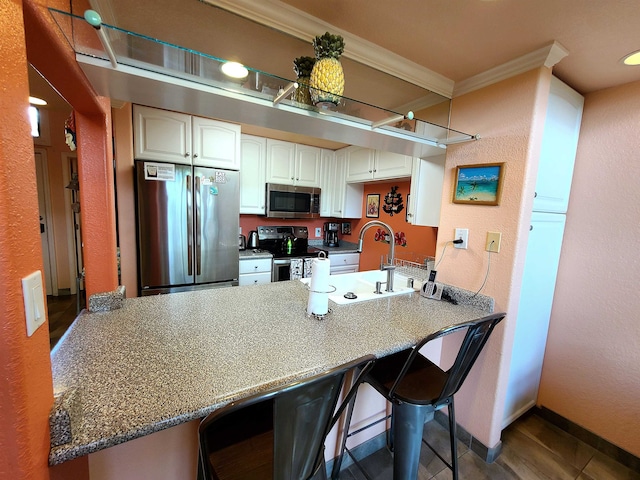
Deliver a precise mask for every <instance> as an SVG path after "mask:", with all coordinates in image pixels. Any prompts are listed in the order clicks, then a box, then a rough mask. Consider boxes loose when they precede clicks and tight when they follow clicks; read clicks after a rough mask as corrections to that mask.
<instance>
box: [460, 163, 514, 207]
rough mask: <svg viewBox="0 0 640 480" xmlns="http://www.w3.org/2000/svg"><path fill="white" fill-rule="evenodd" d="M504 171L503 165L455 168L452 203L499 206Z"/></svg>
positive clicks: (461, 166) (493, 164)
mask: <svg viewBox="0 0 640 480" xmlns="http://www.w3.org/2000/svg"><path fill="white" fill-rule="evenodd" d="M504 170H505V165H504V163H481V164H476V165H459V166H457V167H456V171H455V176H454V178H455V181H454V184H453V200H452V201H453V203H462V204H467V205H500V197H501V195H502V183H503V177H504Z"/></svg>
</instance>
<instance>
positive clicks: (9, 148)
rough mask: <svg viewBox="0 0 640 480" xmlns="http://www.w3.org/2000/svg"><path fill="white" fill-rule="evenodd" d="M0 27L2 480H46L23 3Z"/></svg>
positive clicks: (6, 6) (46, 396) (48, 388)
mask: <svg viewBox="0 0 640 480" xmlns="http://www.w3.org/2000/svg"><path fill="white" fill-rule="evenodd" d="M0 26H1V29H2V35H0V55H1V56H2V60H3V61H2V62H0V78H2V95H0V106H1V108H0V110H1V111H2V115H3V118H2V122H0V166H1V168H0V289H2V295H0V319H2V320H1V321H0V478H2V479H5V478H6V479H11V480H27V479H28V480H39V479H48V478H49V474H48V468H47V456H48V452H49V426H48V423H47V418H48V414H49V408H50V407H51V404H52V402H53V387H52V379H51V363H50V360H49V332H48V324H47V323H46V322H45V324H44V325H43V326H41V327H40V328H39V329H38V330H37V331H36V332H35V333H34V334H33V335H32V336H31V337H27V334H26V327H25V314H24V303H23V299H22V285H21V282H20V279H21V278H23V277H25V276H26V275H29V274H31V273H32V272H34V271H36V270H40V271H42V268H43V267H42V251H41V247H40V228H39V221H38V196H37V191H36V173H35V163H34V161H33V140H32V138H31V134H30V128H29V121H28V118H27V107H28V105H29V101H28V96H29V89H28V77H27V58H26V49H25V40H24V27H23V11H22V2H21V1H18V0H13V1H3V2H0ZM42 282H43V284H44V279H43V280H42Z"/></svg>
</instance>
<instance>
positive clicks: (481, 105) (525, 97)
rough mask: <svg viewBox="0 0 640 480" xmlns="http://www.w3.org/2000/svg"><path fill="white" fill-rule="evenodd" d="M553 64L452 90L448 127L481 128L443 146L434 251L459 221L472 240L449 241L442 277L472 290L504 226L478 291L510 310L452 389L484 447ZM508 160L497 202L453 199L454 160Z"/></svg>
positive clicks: (490, 436)
mask: <svg viewBox="0 0 640 480" xmlns="http://www.w3.org/2000/svg"><path fill="white" fill-rule="evenodd" d="M550 78H551V72H550V70H548V69H546V68H542V69H537V70H532V71H530V72H527V73H524V74H521V75H518V76H517V77H514V78H511V79H508V80H504V81H502V82H499V83H497V84H495V85H491V86H488V87H486V88H483V89H481V90H478V91H475V92H472V93H469V94H466V95H463V96H461V97H458V98H455V99H454V100H453V104H452V113H451V127H452V128H454V129H456V130H459V131H463V132H467V131H477V132H481V135H482V139H481V140H480V141H476V142H470V143H465V144H459V145H456V146H450V147H448V148H447V157H446V165H445V166H446V171H445V180H444V181H445V185H444V192H443V197H442V209H441V221H440V228H439V232H438V243H437V252H438V253H437V255H438V256H440V255H441V253H442V251H443V249H444V247H445V244H446V242H448V241H451V240H453V233H454V229H455V228H456V227H459V228H468V229H469V248H468V249H467V250H462V249H453V248H451V245H449V246H448V248H447V250H446V252H445V255H444V257H443V259H442V262H441V263H440V266H439V268H438V275H439V279H440V280H441V281H442V282H445V283H449V284H452V285H457V286H460V287H462V288H466V289H468V290H471V291H476V290H478V289H479V288H480V286H481V285H482V282H483V280H484V277H485V274H486V272H487V268H488V254H487V253H486V252H485V249H484V247H485V239H486V234H487V231H496V232H502V245H501V249H500V253H499V254H494V255H492V258H491V269H490V274H489V277H488V280H487V283H486V286H485V288H484V290H483V291H482V293H484V294H487V295H490V296H492V297H493V298H494V299H495V302H496V305H495V308H496V311H506V312H507V313H508V316H507V318H506V320H505V321H503V322H502V324H501V325H500V326H499V327H498V328H497V329H496V331H495V333H494V334H493V338H491V339H490V341H489V343H488V344H487V346H486V347H485V349H484V351H483V353H482V355H481V356H480V358H479V359H478V362H477V364H476V366H475V367H474V369H473V371H472V372H471V374H470V375H469V377H468V378H467V380H466V381H465V384H464V386H463V387H462V389H461V391H460V393H459V394H458V395H456V403H457V406H458V408H457V409H456V410H457V412H456V420H457V421H458V422H459V423H460V424H461V425H462V426H463V427H464V428H465V429H467V430H468V431H469V432H471V433H472V434H473V435H474V436H476V437H477V438H478V440H479V441H480V442H482V443H483V444H484V445H486V446H488V447H494V446H496V445H498V443H499V441H500V432H501V429H502V417H503V410H504V398H505V395H506V386H507V381H508V368H509V361H510V352H511V346H512V343H513V334H514V332H515V321H516V318H517V309H518V299H519V295H520V285H521V277H522V270H523V265H524V254H525V248H523V247H522V246H521V245H526V238H527V234H528V227H529V220H530V217H531V210H532V208H533V194H534V186H535V178H536V174H537V158H538V157H539V150H540V149H539V145H540V142H541V140H542V131H543V126H544V115H545V112H546V102H547V99H548V92H549V83H550ZM493 162H505V164H506V165H505V168H506V170H505V175H504V180H503V181H504V184H503V190H502V200H501V203H500V205H499V206H484V205H462V204H453V203H452V202H451V195H452V185H453V181H454V178H453V176H454V175H453V173H454V171H455V167H456V166H457V165H467V164H477V163H493Z"/></svg>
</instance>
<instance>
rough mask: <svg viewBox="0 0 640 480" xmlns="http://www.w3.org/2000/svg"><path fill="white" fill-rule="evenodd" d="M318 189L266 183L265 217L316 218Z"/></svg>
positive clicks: (318, 210) (318, 208)
mask: <svg viewBox="0 0 640 480" xmlns="http://www.w3.org/2000/svg"><path fill="white" fill-rule="evenodd" d="M319 216H320V189H319V188H315V187H295V186H293V185H280V184H276V183H267V217H273V218H318V217H319Z"/></svg>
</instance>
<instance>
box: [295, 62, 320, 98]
mask: <svg viewBox="0 0 640 480" xmlns="http://www.w3.org/2000/svg"><path fill="white" fill-rule="evenodd" d="M315 63H316V59H315V58H313V57H298V58H296V59H295V60H294V61H293V70H294V71H295V72H296V75H297V76H298V88H296V90H295V91H294V92H293V95H292V96H291V99H292V100H293V101H294V102H298V103H304V104H306V105H313V104H312V103H311V94H310V93H309V84H310V82H311V79H310V77H311V70H313V65H314V64H315Z"/></svg>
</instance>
